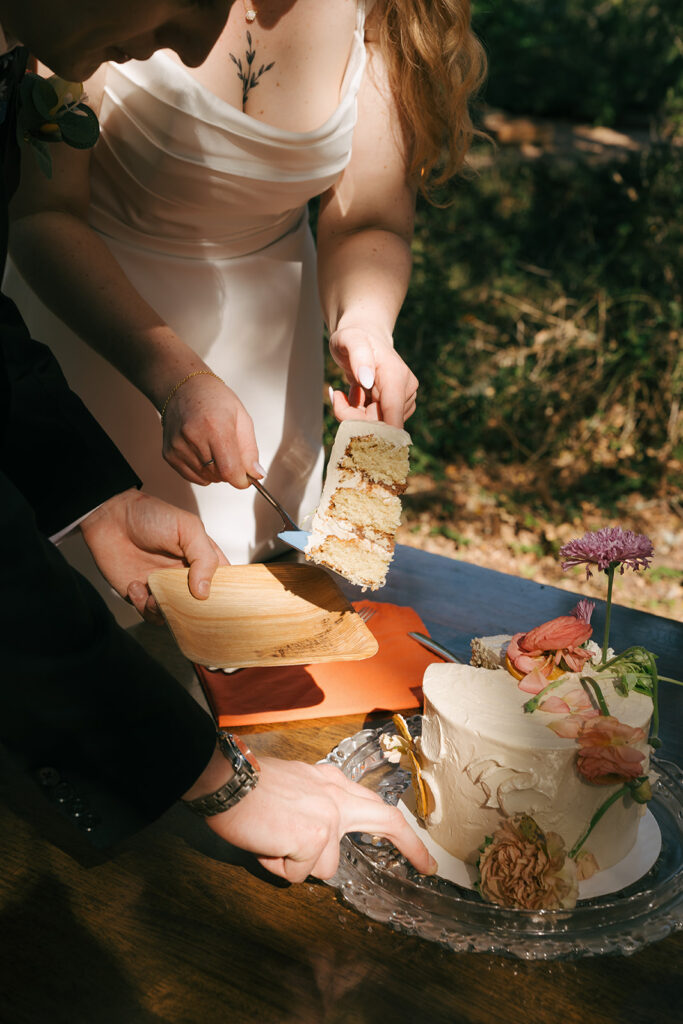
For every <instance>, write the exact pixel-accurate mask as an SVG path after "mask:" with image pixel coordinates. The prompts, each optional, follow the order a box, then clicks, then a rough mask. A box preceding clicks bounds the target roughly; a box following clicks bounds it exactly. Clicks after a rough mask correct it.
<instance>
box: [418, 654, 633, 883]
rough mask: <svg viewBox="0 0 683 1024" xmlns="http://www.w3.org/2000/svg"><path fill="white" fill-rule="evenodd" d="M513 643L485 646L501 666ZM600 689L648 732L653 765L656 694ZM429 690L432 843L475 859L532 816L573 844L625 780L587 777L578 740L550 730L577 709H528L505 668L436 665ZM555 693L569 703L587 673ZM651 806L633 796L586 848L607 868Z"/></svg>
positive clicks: (426, 758)
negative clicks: (492, 839)
mask: <svg viewBox="0 0 683 1024" xmlns="http://www.w3.org/2000/svg"><path fill="white" fill-rule="evenodd" d="M507 639H509V638H507ZM505 640H506V638H505V637H496V638H490V639H489V640H488V641H487V642H485V643H484V644H483V645H482V642H481V641H479V642H478V645H479V650H480V651H481V650H482V649H483V650H485V651H487V652H488V658H484V659H483V660H488V662H489V664H495V663H496V654H497V653H498V652H500V650H501V648H504V646H505V643H504V641H505ZM479 660H480V661H481V660H482V659H481V658H480V659H479ZM499 663H500V660H499V659H498V664H499ZM600 688H601V691H602V694H603V696H604V699H605V702H606V704H607V707H608V709H609V712H610V716H614V718H617V719H618V720H619V722H620V723H621V724H622V725H624V726H627V727H630V728H633V729H640V730H643V736H642V739H640V741H639V742H637V743H636V744H635V746H636V747H637V748H638V750H639V751H640V752H642V754H643V755H644V757H643V760H642V761H641V762H640V763H639V770H640V771H642V772H646V771H647V764H648V753H649V746H648V744H647V740H646V736H647V729H648V724H649V722H650V718H651V715H652V710H653V705H652V701H651V699H650V698H649V697H648V696H645V695H644V694H640V693H633V692H632V693H629V695H628V696H627V697H626V696H621V695H620V694H619V693H617V691H616V690H615V689H614V686H613V684H612V682H611V681H610V680H608V679H605V678H604V677H603V676H601V677H600ZM423 692H424V712H423V716H424V717H423V722H422V737H421V740H420V741H418V751H419V760H420V765H421V775H422V779H423V781H424V783H425V784H426V790H427V810H428V814H427V817H426V819H425V824H426V827H427V829H428V831H429V833H430V835H431V836H432V837H433V838H434V840H435V841H436V842H437V843H438V844H439V845H440V846H442V847H443V848H444V849H446V850H448V851H449V852H450V853H452V854H453V855H454V856H456V857H458V858H460V859H461V860H465V861H468V862H470V863H475V862H476V861H477V858H478V856H479V851H480V848H481V847H482V844H483V843H484V841H485V839H486V837H487V836H491V835H492V834H493V833H494V832H495V831H496V829H498V828H499V826H500V825H501V824H502V823H503V822H504V821H505V820H506V819H510V818H512V817H514V816H515V815H518V814H525V815H530V816H531V817H532V818H533V819H534V821H535V822H536V823H537V824H538V826H540V828H541V829H543V831H544V832H554V833H558V834H559V835H560V836H561V837H562V838H563V840H564V842H565V845H566V848H567V850H569V849H571V847H572V846H573V844H574V843H575V842H576V841H577V840H579V838H580V837H581V835H582V834H583V833H584V832H585V830H586V829H587V827H588V825H589V823H590V821H591V818H592V817H593V815H594V814H595V812H596V811H598V809H599V808H600V807H601V805H603V804H604V802H605V800H606V799H607V798H608V797H609V796H610V794H612V793H615V792H617V790H619V789H620V787H621V782H620V781H616V782H614V783H612V784H611V785H596V784H594V783H591V782H589V781H587V780H586V778H584V777H583V776H582V775H581V774H580V772H579V771H578V770H577V741H576V739H575V738H572V737H565V736H562V735H558V734H557V732H556V731H554V729H553V728H550V727H549V726H550V725H551V724H554V725H555V726H557V725H558V723H559V727H560V729H562V728H563V725H562V721H563V720H564V719H571V717H572V714H571V712H570V713H564V714H554V713H552V712H548V711H543V710H535V711H532V712H531V713H528V712H525V711H524V704H525V703H526V702H527V701H528V700H529V699H530V694H529V693H528V692H524V691H522V690H520V689H519V688H518V686H517V680H516V679H515V678H514V677H513V676H512V675H510V673H509V672H508V671H507V670H506V669H504V668H478V667H473V666H472V665H459V664H435V665H430V666H429V668H428V669H427V671H426V673H425V677H424V682H423ZM552 692H553V695H554V696H555V697H556V698H557V699H558V700H559V701H562V700H563V699H564V698H569V700H570V702H571V699H572V698H571V695H572V694H576V693H577V692H581V684H580V679H579V676H578V675H576V674H573V673H567V674H565V676H564V677H563V679H562V681H561V682H560V683H559V685H558V686H557V687H556V688H554V689H553V691H552ZM595 720H596V719H593V721H595ZM644 811H645V807H644V806H643V804H640V803H636V802H635V800H634V799H632V797H630V796H628V795H627V796H625V797H623V798H620V799H619V800H618V801H615V803H614V804H613V805H612V806H611V807H610V808H609V811H608V812H607V813H606V814H605V815H604V816H603V817H602V818H601V819H600V820H599V821H598V823H597V824H596V825H595V827H594V829H593V830H592V831H591V833H590V837H589V840H588V842H587V843H586V848H587V850H589V851H590V853H591V854H592V855H593V857H594V858H595V860H596V861H597V866H598V868H599V869H600V870H603V869H605V868H608V867H610V866H612V865H613V864H615V863H617V862H618V861H620V860H621V859H622V858H623V857H624V856H625V855H626V854H627V853H628V852H629V850H630V849H631V848H632V846H633V844H634V843H635V840H636V835H637V831H638V824H639V820H640V817H641V815H642V814H643V813H644Z"/></svg>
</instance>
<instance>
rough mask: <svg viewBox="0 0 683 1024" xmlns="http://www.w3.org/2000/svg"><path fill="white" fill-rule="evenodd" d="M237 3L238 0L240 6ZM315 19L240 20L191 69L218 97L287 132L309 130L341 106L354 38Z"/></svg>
mask: <svg viewBox="0 0 683 1024" xmlns="http://www.w3.org/2000/svg"><path fill="white" fill-rule="evenodd" d="M237 7H238V5H237V4H235V8H237ZM339 28H340V30H341V34H339V33H335V32H333V31H331V29H330V26H329V25H324V24H323V23H322V22H321V21H320V20H314V21H313V23H312V24H310V25H309V26H308V28H307V29H306V30H304V29H303V28H302V26H301V25H299V26H288V25H287V24H285V23H284V19H282V22H281V23H278V24H276V25H275V26H274V27H272V28H263V27H262V26H260V25H259V23H258V21H254V22H246V21H245V20H243V19H236V20H234V21H231V23H230V24H229V25H228V26H227V27H226V30H225V31H224V33H223V35H222V36H221V38H220V39H219V40H218V42H217V44H216V46H215V47H214V49H213V50H212V52H211V54H210V55H209V57H208V59H207V60H206V62H205V63H204V64H203V65H201V67H198V68H192V69H188V70H189V71H190V73H191V74H192V75H193V76H194V77H195V78H196V79H197V80H198V81H199V82H200V83H201V84H202V85H203V86H204V87H205V88H207V89H208V90H209V91H211V92H212V93H214V94H215V95H216V96H218V98H219V99H221V100H223V101H224V102H225V103H228V104H229V105H230V106H232V107H235V108H236V109H238V110H243V111H244V112H245V113H246V114H248V115H249V116H250V117H253V118H255V119H256V120H259V121H263V122H264V123H266V124H269V125H272V126H273V127H276V128H281V129H283V130H286V131H296V132H307V131H312V130H314V129H315V128H317V127H319V126H320V125H321V124H324V123H325V121H326V120H327V119H328V118H329V117H330V116H331V114H332V113H333V112H334V110H335V109H336V107H337V105H338V103H339V100H340V94H341V85H342V81H343V78H344V72H345V70H346V66H347V63H348V59H349V54H350V51H351V46H352V40H353V24H351V23H349V24H345V23H343V24H341V25H340V26H339Z"/></svg>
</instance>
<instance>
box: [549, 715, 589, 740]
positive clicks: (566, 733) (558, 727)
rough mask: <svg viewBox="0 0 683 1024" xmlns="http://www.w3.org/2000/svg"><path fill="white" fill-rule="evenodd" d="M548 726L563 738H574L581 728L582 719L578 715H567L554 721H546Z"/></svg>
mask: <svg viewBox="0 0 683 1024" xmlns="http://www.w3.org/2000/svg"><path fill="white" fill-rule="evenodd" d="M548 728H549V729H552V731H553V732H554V733H555V734H556V735H557V736H561V737H562V739H563V740H575V739H576V737H577V736H578V735H579V733H580V732H581V730H582V728H583V719H582V718H580V717H579V716H578V715H576V716H574V715H567V716H566V717H565V718H558V719H557V721H555V722H548Z"/></svg>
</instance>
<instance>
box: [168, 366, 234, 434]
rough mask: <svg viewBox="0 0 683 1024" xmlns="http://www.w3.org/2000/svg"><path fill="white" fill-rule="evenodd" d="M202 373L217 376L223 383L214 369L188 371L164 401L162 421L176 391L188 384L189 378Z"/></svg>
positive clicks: (199, 375)
mask: <svg viewBox="0 0 683 1024" xmlns="http://www.w3.org/2000/svg"><path fill="white" fill-rule="evenodd" d="M202 374H206V375H207V376H208V377H215V378H216V380H220V381H221V384H222V383H223V381H222V380H221V378H220V377H219V376H218V374H215V373H214V372H213V370H194V371H193V372H192V373H188V375H187V377H183V379H182V380H179V381H178V383H177V384H174V385H173V387H172V388H171V390H170V391H169V393H168V397H167V399H166V401H165V402H164V404H163V407H162V409H161V422H162V423H163V422H164V413H165V412H166V407H167V406H168V403H169V402H170V401H171V399H172V398H173V396H174V395H175V393H176V391H177V390H178V388H181V387H182V386H183V384H187V382H188V380H192V378H193V377H201V376H202Z"/></svg>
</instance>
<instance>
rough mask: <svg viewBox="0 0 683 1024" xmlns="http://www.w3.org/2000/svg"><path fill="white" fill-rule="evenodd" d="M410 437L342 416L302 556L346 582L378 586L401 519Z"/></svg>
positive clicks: (374, 588) (391, 428)
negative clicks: (336, 574) (336, 573)
mask: <svg viewBox="0 0 683 1024" xmlns="http://www.w3.org/2000/svg"><path fill="white" fill-rule="evenodd" d="M409 448H410V435H409V434H408V433H407V432H406V431H405V430H400V429H399V428H397V427H392V426H389V425H388V424H386V423H368V422H366V421H365V420H344V421H343V422H342V423H341V424H340V425H339V428H338V430H337V435H336V437H335V441H334V445H333V447H332V451H331V453H330V458H329V461H328V467H327V472H326V475H325V484H324V487H323V492H322V496H321V499H320V504H319V506H318V509H317V511H316V514H315V516H314V518H313V523H312V527H311V537H310V540H309V542H308V545H307V547H306V557H307V558H308V559H309V560H310V561H313V562H317V563H318V564H320V565H326V566H328V567H329V568H331V569H334V571H335V572H338V573H340V574H341V575H342V576H344V577H345V578H346V579H348V580H350V581H351V582H352V583H356V584H358V585H360V586H363V587H370V588H371V589H372V590H376V589H378V588H379V587H381V586H382V585H383V584H384V581H385V579H386V573H387V569H388V567H389V564H390V563H391V560H392V557H393V551H394V544H395V537H396V531H397V530H398V527H399V525H400V522H401V499H400V495H401V494H402V493H403V491H404V490H405V485H406V479H407V476H408V469H409Z"/></svg>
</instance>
